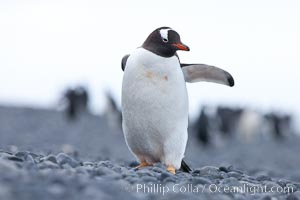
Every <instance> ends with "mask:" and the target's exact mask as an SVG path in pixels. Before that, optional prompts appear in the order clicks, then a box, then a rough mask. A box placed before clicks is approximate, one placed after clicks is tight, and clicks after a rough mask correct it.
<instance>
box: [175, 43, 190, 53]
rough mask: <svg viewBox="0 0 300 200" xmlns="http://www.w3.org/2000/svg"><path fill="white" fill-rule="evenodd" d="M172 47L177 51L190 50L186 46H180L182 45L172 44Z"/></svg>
mask: <svg viewBox="0 0 300 200" xmlns="http://www.w3.org/2000/svg"><path fill="white" fill-rule="evenodd" d="M172 45H173V46H174V47H176V49H178V50H182V51H189V50H190V48H189V47H188V46H186V45H185V44H182V43H175V44H172Z"/></svg>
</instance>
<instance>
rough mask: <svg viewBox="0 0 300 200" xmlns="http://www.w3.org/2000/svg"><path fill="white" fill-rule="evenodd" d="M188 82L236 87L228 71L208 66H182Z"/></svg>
mask: <svg viewBox="0 0 300 200" xmlns="http://www.w3.org/2000/svg"><path fill="white" fill-rule="evenodd" d="M181 69H182V72H183V74H184V79H185V81H186V82H189V83H194V82H200V81H207V82H213V83H219V84H223V85H227V86H230V87H232V86H234V80H233V77H232V76H231V74H229V73H228V72H227V71H225V70H223V69H220V68H218V67H214V66H211V65H206V64H181Z"/></svg>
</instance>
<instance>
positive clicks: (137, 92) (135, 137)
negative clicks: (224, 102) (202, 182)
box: [122, 27, 234, 174]
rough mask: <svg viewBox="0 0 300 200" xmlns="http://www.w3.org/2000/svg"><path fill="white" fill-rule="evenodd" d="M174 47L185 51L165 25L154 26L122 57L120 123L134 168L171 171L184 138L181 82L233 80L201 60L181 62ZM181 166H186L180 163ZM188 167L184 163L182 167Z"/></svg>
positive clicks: (185, 115)
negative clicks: (157, 166) (158, 164)
mask: <svg viewBox="0 0 300 200" xmlns="http://www.w3.org/2000/svg"><path fill="white" fill-rule="evenodd" d="M177 50H182V51H189V50H190V49H189V47H188V46H187V45H185V44H183V43H182V42H181V40H180V36H179V34H178V33H177V32H176V31H174V30H173V29H171V28H169V27H161V28H158V29H156V30H154V31H153V32H152V33H151V34H150V35H149V36H148V38H147V39H146V41H145V42H144V43H143V45H142V46H141V47H139V48H137V49H135V50H134V51H133V52H132V53H131V54H130V55H126V56H124V57H123V59H122V69H123V71H124V75H123V83H122V119H123V121H122V127H123V132H124V136H125V140H126V143H127V146H128V148H129V149H130V151H131V152H132V153H133V154H134V155H135V157H136V158H137V159H138V161H139V162H140V165H138V166H137V167H136V168H138V169H139V168H142V167H145V166H151V165H152V164H153V163H156V162H161V163H162V164H164V165H166V166H167V170H168V171H169V172H171V173H173V174H175V170H176V169H179V168H180V166H181V165H185V163H184V162H182V159H183V157H184V152H185V147H186V143H187V139H188V134H187V128H188V95H187V89H186V83H185V82H198V81H210V82H216V83H221V84H225V85H229V86H233V85H234V81H233V78H232V76H231V75H230V74H229V73H228V72H226V71H224V70H222V69H219V68H216V67H213V66H209V65H204V64H181V63H180V61H179V58H178V55H177V53H176V51H177ZM185 166H186V165H185ZM186 167H188V166H186Z"/></svg>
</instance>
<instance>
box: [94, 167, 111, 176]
mask: <svg viewBox="0 0 300 200" xmlns="http://www.w3.org/2000/svg"><path fill="white" fill-rule="evenodd" d="M109 174H116V172H115V171H113V170H112V169H110V168H108V167H103V166H100V167H97V168H95V169H94V170H93V175H94V176H104V175H109Z"/></svg>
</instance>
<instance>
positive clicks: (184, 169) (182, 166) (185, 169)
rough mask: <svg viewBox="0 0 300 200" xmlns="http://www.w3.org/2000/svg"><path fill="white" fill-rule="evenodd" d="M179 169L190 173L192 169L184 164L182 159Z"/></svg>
mask: <svg viewBox="0 0 300 200" xmlns="http://www.w3.org/2000/svg"><path fill="white" fill-rule="evenodd" d="M180 170H181V171H183V172H186V173H190V172H191V171H192V169H191V168H190V167H189V166H188V165H187V164H186V162H185V161H184V160H182V161H181V166H180Z"/></svg>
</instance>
